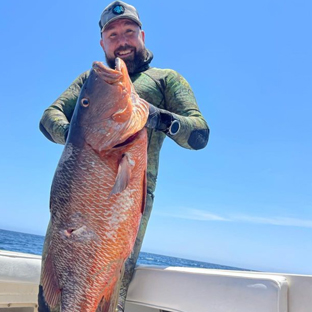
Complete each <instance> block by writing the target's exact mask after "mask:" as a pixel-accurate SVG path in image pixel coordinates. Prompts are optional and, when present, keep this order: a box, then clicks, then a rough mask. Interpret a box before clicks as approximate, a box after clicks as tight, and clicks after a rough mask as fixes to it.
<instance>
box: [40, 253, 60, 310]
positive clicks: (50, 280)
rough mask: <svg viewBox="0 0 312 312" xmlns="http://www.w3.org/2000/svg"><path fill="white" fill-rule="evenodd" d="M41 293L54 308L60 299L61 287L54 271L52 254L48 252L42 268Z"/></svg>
mask: <svg viewBox="0 0 312 312" xmlns="http://www.w3.org/2000/svg"><path fill="white" fill-rule="evenodd" d="M41 279H42V281H41V283H42V290H43V291H42V295H43V297H44V299H45V302H46V303H47V304H48V305H49V307H51V308H54V307H55V306H56V305H57V304H58V303H59V301H60V299H61V289H60V287H59V284H58V281H57V277H56V274H55V271H54V267H53V262H52V256H51V254H50V253H49V254H48V256H47V257H46V259H45V261H44V267H43V270H42V277H41Z"/></svg>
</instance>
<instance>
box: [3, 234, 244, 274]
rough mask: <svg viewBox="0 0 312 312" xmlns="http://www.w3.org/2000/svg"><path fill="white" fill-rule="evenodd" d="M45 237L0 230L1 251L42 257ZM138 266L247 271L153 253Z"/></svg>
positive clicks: (143, 255) (145, 254) (148, 254)
mask: <svg viewBox="0 0 312 312" xmlns="http://www.w3.org/2000/svg"><path fill="white" fill-rule="evenodd" d="M43 242H44V236H40V235H33V234H27V233H19V232H13V231H7V230H1V229H0V250H8V251H17V252H24V253H30V254H35V255H41V253H42V248H43ZM137 263H138V264H141V265H153V266H179V267H191V268H207V269H220V270H242V271H248V270H246V269H241V268H235V267H230V266H225V265H219V264H214V263H207V262H201V261H195V260H189V259H183V258H177V257H170V256H165V255H158V254H153V253H147V252H141V253H140V255H139V259H138V262H137Z"/></svg>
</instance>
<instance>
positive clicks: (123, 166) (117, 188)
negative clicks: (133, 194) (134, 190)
mask: <svg viewBox="0 0 312 312" xmlns="http://www.w3.org/2000/svg"><path fill="white" fill-rule="evenodd" d="M132 167H133V163H132V161H131V160H130V159H129V156H128V155H127V154H124V155H123V156H122V158H121V161H120V163H119V166H118V172H117V176H116V179H115V184H114V186H113V189H112V191H111V192H110V195H114V194H118V193H121V192H122V191H123V190H125V189H126V188H127V186H128V184H129V181H130V178H131V171H132Z"/></svg>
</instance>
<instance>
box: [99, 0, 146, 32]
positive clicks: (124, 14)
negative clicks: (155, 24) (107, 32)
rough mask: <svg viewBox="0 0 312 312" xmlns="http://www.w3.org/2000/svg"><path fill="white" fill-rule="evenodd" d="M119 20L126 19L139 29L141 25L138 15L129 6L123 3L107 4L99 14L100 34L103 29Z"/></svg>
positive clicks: (133, 8) (134, 9)
mask: <svg viewBox="0 0 312 312" xmlns="http://www.w3.org/2000/svg"><path fill="white" fill-rule="evenodd" d="M119 18H128V19H131V20H132V21H134V22H136V23H137V24H138V25H139V26H140V27H141V26H142V23H141V21H140V18H139V13H138V11H137V10H136V8H135V7H134V6H132V5H130V4H127V3H125V2H123V1H114V2H112V3H111V4H109V5H108V6H107V7H106V8H105V9H104V11H103V12H102V14H101V19H100V22H99V25H100V28H101V32H103V31H104V28H105V27H106V26H107V25H108V24H109V23H110V22H112V21H115V20H117V19H119Z"/></svg>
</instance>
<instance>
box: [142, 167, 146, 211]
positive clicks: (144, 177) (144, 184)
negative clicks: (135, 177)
mask: <svg viewBox="0 0 312 312" xmlns="http://www.w3.org/2000/svg"><path fill="white" fill-rule="evenodd" d="M142 191H143V196H142V207H141V213H142V214H143V213H144V210H145V205H146V196H147V174H146V170H145V171H144V176H143V187H142Z"/></svg>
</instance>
